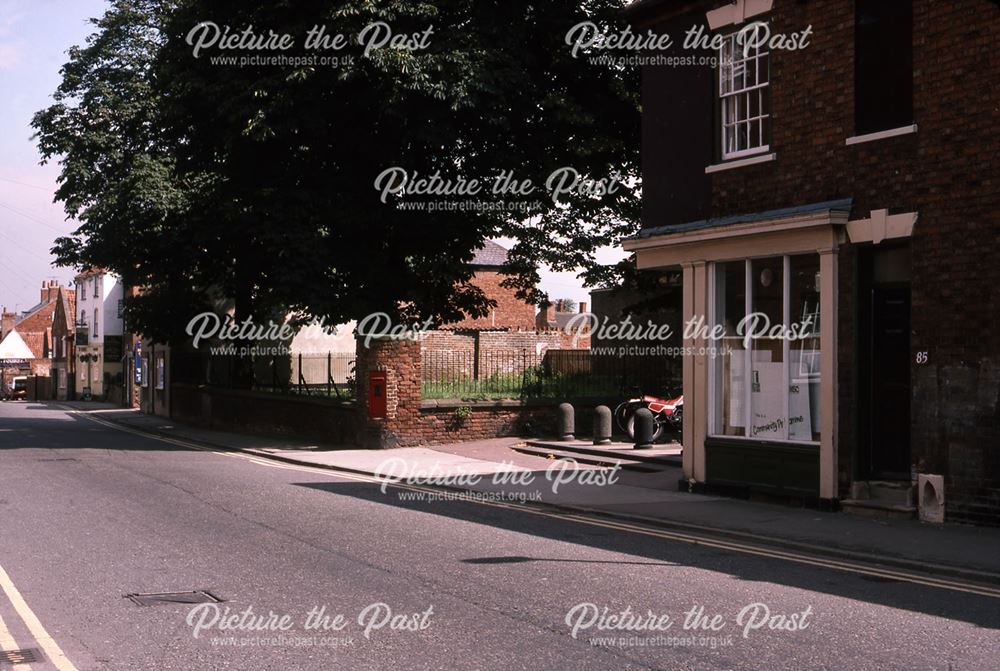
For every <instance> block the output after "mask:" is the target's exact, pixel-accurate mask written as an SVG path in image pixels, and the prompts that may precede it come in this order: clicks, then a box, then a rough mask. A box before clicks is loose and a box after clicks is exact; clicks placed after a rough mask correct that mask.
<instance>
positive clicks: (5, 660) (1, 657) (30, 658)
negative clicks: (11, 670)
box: [0, 648, 38, 665]
mask: <svg viewBox="0 0 1000 671" xmlns="http://www.w3.org/2000/svg"><path fill="white" fill-rule="evenodd" d="M37 661H38V651H37V650H35V649H33V648H29V649H27V650H0V664H11V665H14V664H30V663H32V662H37Z"/></svg>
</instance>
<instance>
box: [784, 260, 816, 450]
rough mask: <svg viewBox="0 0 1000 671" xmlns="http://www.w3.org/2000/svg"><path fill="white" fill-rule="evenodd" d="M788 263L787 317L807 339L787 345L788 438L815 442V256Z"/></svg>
mask: <svg viewBox="0 0 1000 671" xmlns="http://www.w3.org/2000/svg"><path fill="white" fill-rule="evenodd" d="M789 264H790V270H789V276H790V294H789V317H790V318H791V321H792V323H793V324H796V325H797V328H798V329H799V330H800V331H801V332H802V333H804V334H808V336H807V337H805V338H803V339H801V340H794V341H792V342H791V343H790V344H789V352H788V359H789V366H788V414H789V418H788V437H789V439H791V440H800V441H810V440H813V441H819V439H820V414H819V413H820V405H819V402H820V379H821V377H820V366H819V362H820V335H819V291H820V284H819V279H820V275H819V255H817V254H806V255H803V256H793V257H791V259H790V261H789Z"/></svg>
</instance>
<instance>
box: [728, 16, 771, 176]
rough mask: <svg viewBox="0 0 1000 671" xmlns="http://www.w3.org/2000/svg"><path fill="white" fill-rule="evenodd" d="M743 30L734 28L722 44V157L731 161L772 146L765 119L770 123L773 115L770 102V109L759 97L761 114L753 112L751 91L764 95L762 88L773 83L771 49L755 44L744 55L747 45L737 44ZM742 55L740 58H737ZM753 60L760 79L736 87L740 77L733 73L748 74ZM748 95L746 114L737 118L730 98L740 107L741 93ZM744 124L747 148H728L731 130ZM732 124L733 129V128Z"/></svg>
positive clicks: (735, 131) (762, 151)
mask: <svg viewBox="0 0 1000 671" xmlns="http://www.w3.org/2000/svg"><path fill="white" fill-rule="evenodd" d="M739 34H740V33H739V32H738V31H737V32H733V33H730V34H728V35H725V36H723V37H724V42H723V45H722V46H721V47H720V48H719V81H718V95H719V120H720V126H719V133H720V135H719V138H720V140H721V142H720V146H721V155H722V160H724V161H728V160H730V159H739V158H744V157H746V156H755V155H757V154H763V153H766V152H768V151H770V150H771V145H770V141H769V140H768V138H767V137H766V136H767V135H768V134H769V133H765V130H764V126H765V123H770V119H771V109H770V105H768V108H767V109H764V101H763V99H760V100H759V101H758V109H757V116H750V99H749V96H751V95H758V96H760V95H761V92H762V91H763V90H764V89H766V88H767V87H769V86H770V85H771V58H770V52H768V51H766V50H764V49H762V48H757V47H754V48H752V49H750V50H749V52H748V53H747V54H746V57H745V58H744V57H743V53H744V47H743V46H739V45H737V40H736V37H737V35H739ZM736 55H739V56H740V58H736ZM762 59H766V64H767V67H766V68H765V72H766V75H765V77H766V80H765V81H764V82H763V83H761V82H760V71H761V69H760V67H759V65H760V61H761V60H762ZM751 61H753V62H754V64H755V66H756V67H755V71H756V73H757V74H756V78H755V79H756V80H755V82H754V84H753V85H752V86H746V85H745V80H744V86H741V87H739V88H736V78H735V76H734V74H733V73H735V72H737V71H738V70H740V69H742V70H743V72H744V77H745V73H746V66H747V64H748V63H750V62H751ZM740 96H745V97H746V100H745V105H744V107H745V111H746V116H745V117H744V118H737V119H736V120H735V121H731V120H730V119H729V111H728V108H729V105H728V104H727V101H728V100H730V99H732V100H736V101H737V102H736V103H735V105H736V108H737V109H739V102H738V100H739V97H740ZM755 121H756V122H757V125H758V131H757V140H756V141H757V142H758V143H759V144H756V145H754V146H750V144H751V139H750V128H751V127H752V124H753V122H755ZM741 125H743V126H746V134H747V145H748V146H747V148H746V149H736V150H733V151H728V150H727V147H728V135H727V133H729V132H731V133H738V130H737V129H738V128H739V127H740V126H741ZM730 128H731V130H730Z"/></svg>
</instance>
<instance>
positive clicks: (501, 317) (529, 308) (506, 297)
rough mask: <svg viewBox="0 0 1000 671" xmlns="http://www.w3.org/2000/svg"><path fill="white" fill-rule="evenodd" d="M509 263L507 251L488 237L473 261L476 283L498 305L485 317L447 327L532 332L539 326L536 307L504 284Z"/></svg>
mask: <svg viewBox="0 0 1000 671" xmlns="http://www.w3.org/2000/svg"><path fill="white" fill-rule="evenodd" d="M506 262H507V250H506V249H504V248H503V247H502V246H500V245H498V244H497V243H495V242H493V241H492V240H487V241H486V243H485V244H484V245H483V247H482V248H481V249H477V250H476V252H475V256H473V258H472V261H471V263H470V264H469V265H470V267H471V268H472V269H473V272H474V274H473V278H472V284H474V285H475V286H477V287H479V289H481V290H482V292H483V293H484V294H486V296H487V297H488V298H489V299H491V300H492V301H494V302H495V303H496V305H495V306H494V307H493V308H491V309H490V314H488V315H486V316H485V317H479V318H478V319H473V318H466V319H463V320H462V321H459V322H454V323H452V324H448V325H447V326H446V328H448V329H449V330H453V331H462V330H494V329H505V330H509V331H531V330H533V329H534V328H535V306H533V305H532V304H530V303H525V302H524V301H522V300H521V299H519V298H518V297H517V295H516V294H515V290H514V289H510V288H507V287H503V286H501V283H502V282H503V281H504V279H505V277H506V276H505V275H504V274H503V265H504V264H505V263H506Z"/></svg>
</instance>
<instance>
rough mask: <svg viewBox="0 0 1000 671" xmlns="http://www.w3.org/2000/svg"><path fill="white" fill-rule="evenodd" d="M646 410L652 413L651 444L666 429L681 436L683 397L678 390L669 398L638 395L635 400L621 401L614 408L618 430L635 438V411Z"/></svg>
mask: <svg viewBox="0 0 1000 671" xmlns="http://www.w3.org/2000/svg"><path fill="white" fill-rule="evenodd" d="M639 408H648V409H649V411H650V412H651V413H653V422H654V425H653V442H654V443H655V442H656V441H657V440H659V439H660V438H661V437H662V436H663V434H664V432H665V431H667V430H668V429H669V430H671V431H674V432H675V433H677V435H678V437H679V436H680V434H681V427H682V425H683V418H684V395H683V394H681V393H680V390H678V393H677V395H675V396H674V395H671V397H670V398H660V397H659V396H650V395H648V394H642V393H640V394H639V395H638V396H636V397H635V398H630V399H628V400H627V401H623V402H622V403H620V404H619V405H618V407H617V408H615V422H616V423H617V424H618V428H619V429H621V430H622V431H624V432H625V433H627V434H628V437H629V438H633V439H634V438H635V411H636V410H638V409H639Z"/></svg>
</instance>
